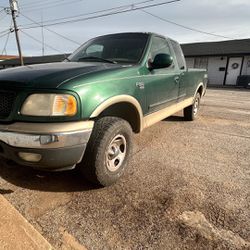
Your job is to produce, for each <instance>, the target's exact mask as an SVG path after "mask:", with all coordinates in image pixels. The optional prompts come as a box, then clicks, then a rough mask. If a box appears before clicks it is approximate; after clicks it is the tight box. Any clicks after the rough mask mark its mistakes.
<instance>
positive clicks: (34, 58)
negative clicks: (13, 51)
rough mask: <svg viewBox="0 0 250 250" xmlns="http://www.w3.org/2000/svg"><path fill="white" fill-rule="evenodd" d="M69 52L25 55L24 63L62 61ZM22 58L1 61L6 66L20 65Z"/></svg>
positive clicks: (0, 63)
mask: <svg viewBox="0 0 250 250" xmlns="http://www.w3.org/2000/svg"><path fill="white" fill-rule="evenodd" d="M68 55H69V54H65V55H64V54H60V55H49V56H32V57H24V58H23V60H24V64H25V65H30V64H39V63H51V62H60V61H63V60H64V59H65V58H66V57H67V56H68ZM19 64H20V60H19V58H15V59H9V60H5V61H2V62H0V66H1V65H5V66H12V65H15V66H17V65H19Z"/></svg>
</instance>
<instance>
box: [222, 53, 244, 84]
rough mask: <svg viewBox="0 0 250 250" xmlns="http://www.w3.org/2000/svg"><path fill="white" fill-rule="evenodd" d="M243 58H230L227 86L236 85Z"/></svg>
mask: <svg viewBox="0 0 250 250" xmlns="http://www.w3.org/2000/svg"><path fill="white" fill-rule="evenodd" d="M242 60H243V58H242V57H230V58H229V61H228V67H227V76H226V85H236V82H237V78H238V76H239V75H240V71H241V65H242Z"/></svg>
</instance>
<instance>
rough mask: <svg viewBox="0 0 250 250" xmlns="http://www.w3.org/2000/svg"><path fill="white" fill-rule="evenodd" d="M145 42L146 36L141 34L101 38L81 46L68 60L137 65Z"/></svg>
mask: <svg viewBox="0 0 250 250" xmlns="http://www.w3.org/2000/svg"><path fill="white" fill-rule="evenodd" d="M147 41H148V34H143V33H141V34H140V33H124V34H114V35H107V36H102V37H98V38H95V39H92V40H90V41H89V42H87V43H85V44H84V45H82V46H81V47H80V48H79V49H77V50H76V51H75V52H74V53H73V54H72V55H70V56H69V57H68V60H69V61H71V62H83V61H84V62H85V61H97V62H106V63H125V64H126V63H128V64H137V63H139V62H140V60H141V58H142V55H143V52H144V50H145V47H146V44H147Z"/></svg>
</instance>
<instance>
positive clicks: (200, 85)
mask: <svg viewBox="0 0 250 250" xmlns="http://www.w3.org/2000/svg"><path fill="white" fill-rule="evenodd" d="M204 89H205V87H204V83H203V82H200V83H199V84H198V87H197V88H196V91H195V95H194V97H195V96H196V94H197V93H199V94H200V96H201V97H202V96H203V93H204Z"/></svg>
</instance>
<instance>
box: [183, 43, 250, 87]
mask: <svg viewBox="0 0 250 250" xmlns="http://www.w3.org/2000/svg"><path fill="white" fill-rule="evenodd" d="M182 49H183V51H184V54H185V57H186V61H187V65H188V67H189V68H205V69H207V71H208V77H209V85H210V86H211V85H217V86H221V85H231V86H233V85H242V86H243V85H244V86H247V85H246V84H249V83H250V39H244V40H232V41H223V42H206V43H192V44H183V45H182ZM249 86H250V85H249Z"/></svg>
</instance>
